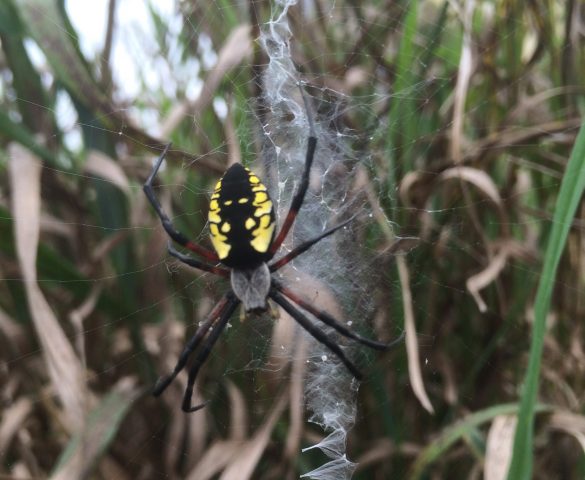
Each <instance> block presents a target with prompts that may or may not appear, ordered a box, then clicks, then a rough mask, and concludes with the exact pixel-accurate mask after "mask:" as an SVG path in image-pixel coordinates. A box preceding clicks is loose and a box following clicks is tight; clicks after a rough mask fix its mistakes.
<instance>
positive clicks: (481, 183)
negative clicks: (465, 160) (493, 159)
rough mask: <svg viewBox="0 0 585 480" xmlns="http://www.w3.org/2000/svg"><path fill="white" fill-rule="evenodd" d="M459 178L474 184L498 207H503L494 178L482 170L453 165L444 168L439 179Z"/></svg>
mask: <svg viewBox="0 0 585 480" xmlns="http://www.w3.org/2000/svg"><path fill="white" fill-rule="evenodd" d="M453 178H456V179H461V180H464V181H466V182H469V183H471V184H473V185H474V186H476V187H477V188H478V189H479V190H481V191H482V192H483V193H485V194H486V196H487V197H488V198H489V199H490V200H491V201H492V202H494V204H496V205H497V206H499V207H503V202H502V198H501V197H500V192H499V191H498V188H497V187H496V184H495V183H494V180H493V179H492V178H491V177H490V176H489V175H488V174H487V173H486V172H484V171H483V170H479V169H478V168H473V167H453V168H449V169H447V170H445V171H444V172H443V173H442V174H441V176H440V177H439V180H449V179H453Z"/></svg>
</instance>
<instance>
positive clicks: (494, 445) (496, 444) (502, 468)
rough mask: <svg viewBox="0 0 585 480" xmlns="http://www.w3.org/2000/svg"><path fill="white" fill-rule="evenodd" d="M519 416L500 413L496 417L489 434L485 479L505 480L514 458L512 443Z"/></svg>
mask: <svg viewBox="0 0 585 480" xmlns="http://www.w3.org/2000/svg"><path fill="white" fill-rule="evenodd" d="M516 423H517V417H516V416H515V415H514V416H512V415H500V416H497V417H495V418H494V420H493V422H492V425H491V427H490V430H489V432H488V436H487V442H486V451H485V465H484V473H483V478H484V480H505V479H506V477H507V475H508V468H509V466H510V460H511V459H512V445H513V443H514V433H515V432H516Z"/></svg>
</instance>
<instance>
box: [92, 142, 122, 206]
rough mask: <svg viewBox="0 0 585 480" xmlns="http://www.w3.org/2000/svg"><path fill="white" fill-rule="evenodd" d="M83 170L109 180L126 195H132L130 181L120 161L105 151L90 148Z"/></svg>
mask: <svg viewBox="0 0 585 480" xmlns="http://www.w3.org/2000/svg"><path fill="white" fill-rule="evenodd" d="M83 170H84V172H86V173H89V174H91V175H94V176H96V177H99V178H102V179H104V180H107V181H108V182H110V183H112V184H114V185H116V186H117V187H118V188H119V189H120V190H122V191H123V192H124V193H125V194H126V195H130V182H129V181H128V177H127V176H126V174H125V173H124V170H122V167H120V164H119V163H117V162H115V161H114V160H113V159H112V158H111V157H109V156H107V155H105V154H104V153H102V152H99V151H97V150H90V151H89V153H88V155H87V159H86V161H85V165H84V168H83Z"/></svg>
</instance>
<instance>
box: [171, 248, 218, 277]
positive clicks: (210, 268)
mask: <svg viewBox="0 0 585 480" xmlns="http://www.w3.org/2000/svg"><path fill="white" fill-rule="evenodd" d="M167 250H168V252H169V253H170V254H171V255H172V256H173V257H175V258H176V259H178V260H180V261H181V262H183V263H185V264H187V265H189V266H190V267H193V268H197V269H198V270H203V271H205V272H209V273H214V274H215V275H219V276H220V277H224V278H227V277H229V271H227V270H226V269H225V268H221V267H216V266H215V265H207V264H206V263H203V262H201V261H199V260H197V259H196V258H193V257H191V256H189V255H185V254H183V253H181V252H179V251H178V250H176V249H175V247H173V244H172V243H170V242H169V244H168V245H167Z"/></svg>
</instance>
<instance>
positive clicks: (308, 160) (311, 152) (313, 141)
mask: <svg viewBox="0 0 585 480" xmlns="http://www.w3.org/2000/svg"><path fill="white" fill-rule="evenodd" d="M299 88H300V85H299ZM300 90H301V96H302V97H303V103H304V104H305V111H306V112H307V120H308V122H309V138H308V140H307V153H306V154H305V169H304V171H303V176H302V177H301V183H300V184H299V187H298V190H297V192H296V193H295V195H294V197H293V199H292V202H291V204H290V207H289V210H288V213H287V215H286V217H285V219H284V223H283V224H282V228H281V229H280V232H278V235H277V236H276V238H275V239H274V241H273V242H272V245H270V250H269V252H270V254H271V255H274V254H275V253H276V252H277V251H278V249H279V248H280V246H281V245H282V242H284V239H285V238H286V236H287V234H288V232H289V230H290V229H291V227H292V225H293V223H294V221H295V218H296V217H297V213H299V210H300V208H301V206H302V205H303V201H304V200H305V194H306V193H307V188H308V187H309V177H310V174H311V166H312V165H313V158H314V157H315V149H316V148H317V136H316V134H315V125H314V124H313V117H312V116H311V113H310V111H309V104H308V101H307V97H305V94H304V93H303V90H302V88H300Z"/></svg>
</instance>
